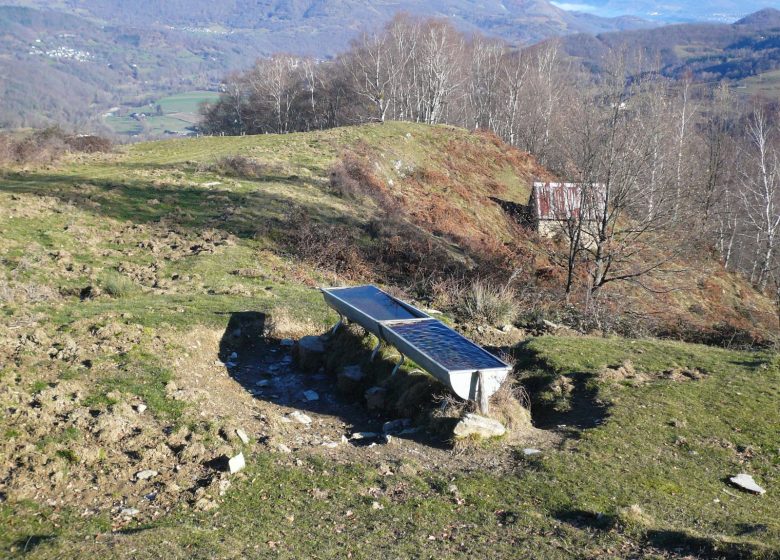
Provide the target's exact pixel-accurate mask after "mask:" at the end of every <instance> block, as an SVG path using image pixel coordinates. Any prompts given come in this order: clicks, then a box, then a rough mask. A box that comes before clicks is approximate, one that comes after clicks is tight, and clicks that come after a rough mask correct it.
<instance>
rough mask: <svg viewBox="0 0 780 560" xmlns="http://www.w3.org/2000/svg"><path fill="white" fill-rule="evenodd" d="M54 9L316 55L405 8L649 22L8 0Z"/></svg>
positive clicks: (392, 9) (237, 4)
mask: <svg viewBox="0 0 780 560" xmlns="http://www.w3.org/2000/svg"><path fill="white" fill-rule="evenodd" d="M5 3H6V4H14V5H22V6H28V7H35V8H38V9H53V10H59V11H64V12H67V13H70V14H75V15H80V16H83V17H88V18H92V19H95V20H99V21H101V22H107V23H110V24H112V25H117V26H123V27H127V26H130V27H142V28H150V27H161V28H163V29H171V28H175V29H179V30H184V31H186V32H188V33H207V32H209V31H211V32H212V33H220V32H225V31H227V32H229V33H230V34H232V35H238V36H240V37H241V38H242V40H243V39H248V40H249V42H250V43H251V44H252V45H256V46H258V47H261V48H262V49H263V50H264V51H265V52H271V51H279V50H284V51H294V52H303V51H307V54H313V55H317V56H326V55H332V54H334V53H336V52H337V51H339V50H341V49H343V48H344V47H345V46H346V45H347V43H348V42H349V40H350V39H351V38H352V37H353V36H354V35H355V33H356V32H357V31H359V30H361V29H368V28H373V27H377V26H381V25H383V24H384V23H385V22H387V21H389V20H390V19H391V18H392V17H393V16H394V15H395V14H396V13H398V12H407V13H410V14H415V15H421V16H432V17H446V18H448V19H450V20H451V21H453V23H455V24H456V25H457V26H458V27H460V28H461V29H467V30H474V31H477V30H479V31H483V32H487V33H495V34H499V35H501V36H502V37H504V38H506V39H508V40H511V41H515V42H536V41H539V40H541V39H545V38H548V37H551V36H556V35H565V34H568V33H577V32H587V33H598V32H603V31H615V30H623V29H635V28H640V27H647V26H648V25H650V24H649V23H648V22H646V21H642V20H641V19H639V18H636V17H618V18H602V17H598V16H594V15H592V14H585V13H576V12H569V11H566V10H563V9H560V8H558V7H556V6H554V5H553V4H552V3H551V2H549V1H547V0H505V1H501V0H433V1H430V2H419V1H418V0H392V1H391V0H371V1H359V0H287V1H283V0H219V1H214V0H166V1H164V2H161V1H159V0H68V1H67V2H64V3H53V2H50V1H49V0H5Z"/></svg>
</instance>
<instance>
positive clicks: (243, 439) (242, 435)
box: [236, 428, 249, 445]
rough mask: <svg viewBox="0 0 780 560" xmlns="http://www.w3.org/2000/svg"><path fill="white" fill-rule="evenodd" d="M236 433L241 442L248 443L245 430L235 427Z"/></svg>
mask: <svg viewBox="0 0 780 560" xmlns="http://www.w3.org/2000/svg"><path fill="white" fill-rule="evenodd" d="M236 435H237V436H238V439H240V440H241V443H243V444H244V445H249V436H248V435H246V432H245V431H244V430H242V429H241V428H237V429H236Z"/></svg>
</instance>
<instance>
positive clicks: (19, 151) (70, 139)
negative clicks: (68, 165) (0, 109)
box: [0, 127, 112, 165]
mask: <svg viewBox="0 0 780 560" xmlns="http://www.w3.org/2000/svg"><path fill="white" fill-rule="evenodd" d="M111 149H112V144H111V140H109V139H108V138H104V137H102V136H94V135H69V134H67V133H65V131H63V130H62V129H61V128H59V127H50V128H46V129H43V130H37V131H35V132H33V133H32V134H29V135H27V136H24V137H22V138H15V137H13V136H10V135H7V134H6V135H0V165H2V164H8V163H17V164H21V165H26V164H42V163H52V162H54V161H56V160H58V159H59V158H60V157H62V156H63V155H64V154H65V153H68V152H83V153H95V152H108V151H110V150H111Z"/></svg>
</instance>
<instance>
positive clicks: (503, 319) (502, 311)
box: [456, 280, 518, 325]
mask: <svg viewBox="0 0 780 560" xmlns="http://www.w3.org/2000/svg"><path fill="white" fill-rule="evenodd" d="M456 312H457V313H459V314H460V315H461V316H462V317H464V318H465V319H468V320H471V321H479V322H485V323H488V324H490V325H505V324H507V323H511V322H513V321H514V320H515V318H516V317H517V315H518V306H517V302H516V301H515V294H514V292H513V291H512V290H511V288H509V287H508V286H506V285H503V286H496V285H494V284H491V283H489V282H486V281H482V280H477V281H475V282H474V283H472V284H470V285H469V286H467V287H466V288H463V289H461V290H460V293H459V294H458V297H457V303H456Z"/></svg>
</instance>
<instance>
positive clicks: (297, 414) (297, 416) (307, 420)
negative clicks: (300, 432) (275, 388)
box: [289, 410, 312, 426]
mask: <svg viewBox="0 0 780 560" xmlns="http://www.w3.org/2000/svg"><path fill="white" fill-rule="evenodd" d="M289 416H290V418H292V419H293V420H295V421H296V422H300V423H301V424H305V425H306V426H308V425H309V424H311V423H312V419H311V416H308V415H306V414H304V413H303V412H301V411H300V410H296V411H294V412H291V413H290V414H289Z"/></svg>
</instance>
